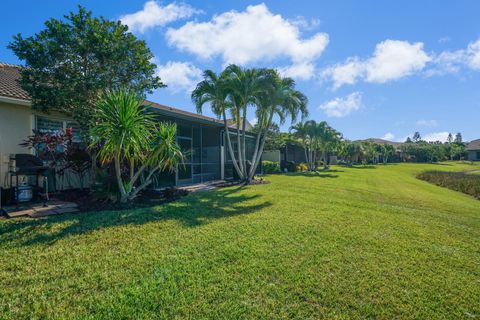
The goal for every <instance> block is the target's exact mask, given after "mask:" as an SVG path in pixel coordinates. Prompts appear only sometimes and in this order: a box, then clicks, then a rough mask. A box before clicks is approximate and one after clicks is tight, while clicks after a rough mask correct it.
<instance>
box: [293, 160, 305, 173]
mask: <svg viewBox="0 0 480 320" xmlns="http://www.w3.org/2000/svg"><path fill="white" fill-rule="evenodd" d="M295 169H296V171H298V172H305V171H308V165H307V164H306V163H303V162H302V163H299V164H297V167H296V168H295Z"/></svg>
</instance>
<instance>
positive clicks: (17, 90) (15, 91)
mask: <svg viewBox="0 0 480 320" xmlns="http://www.w3.org/2000/svg"><path fill="white" fill-rule="evenodd" d="M21 68H22V67H21V66H18V65H13V64H7V63H1V62H0V96H4V97H8V98H15V99H22V100H30V97H29V95H28V93H27V92H26V91H25V90H23V89H22V87H21V86H20V84H19V83H18V79H20V69H21ZM144 104H145V105H149V106H151V107H152V108H154V109H156V110H158V111H159V112H160V113H163V114H165V115H169V116H174V117H177V118H183V119H186V120H196V121H199V122H204V123H208V124H215V125H222V126H223V125H224V124H223V121H221V120H218V119H215V118H211V117H207V116H204V115H201V114H197V113H193V112H188V111H185V110H181V109H177V108H173V107H170V106H166V105H162V104H159V103H156V102H153V101H149V100H145V102H144ZM247 128H248V127H247Z"/></svg>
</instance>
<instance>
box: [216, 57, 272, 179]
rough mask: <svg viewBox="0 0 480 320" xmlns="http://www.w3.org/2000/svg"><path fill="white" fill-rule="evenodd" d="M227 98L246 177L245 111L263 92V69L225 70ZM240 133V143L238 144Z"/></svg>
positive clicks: (233, 66)
mask: <svg viewBox="0 0 480 320" xmlns="http://www.w3.org/2000/svg"><path fill="white" fill-rule="evenodd" d="M225 73H226V75H227V76H226V79H227V84H226V85H227V87H228V89H229V91H230V93H229V97H230V101H231V102H232V105H233V109H232V110H233V116H234V119H235V121H236V124H237V143H238V151H239V152H238V155H239V158H240V163H241V165H240V167H241V169H242V171H243V176H244V177H247V176H248V173H247V154H246V145H245V144H246V143H245V140H246V132H245V129H246V128H245V127H246V122H247V109H248V107H249V106H253V105H255V100H256V97H257V96H258V95H259V94H262V93H264V92H265V81H264V75H265V72H264V69H262V70H259V69H255V68H252V69H243V68H241V67H239V66H237V65H235V64H232V65H229V66H228V67H227V68H226V69H225ZM240 131H241V134H242V141H241V142H240Z"/></svg>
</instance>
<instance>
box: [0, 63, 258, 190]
mask: <svg viewBox="0 0 480 320" xmlns="http://www.w3.org/2000/svg"><path fill="white" fill-rule="evenodd" d="M19 68H20V67H19V66H15V65H10V64H2V63H0V186H1V187H8V180H9V179H8V166H9V161H10V155H13V154H17V153H29V152H32V151H30V150H27V149H25V148H24V147H22V146H20V145H19V144H20V143H22V141H23V140H24V139H25V138H26V137H27V136H29V135H31V134H32V130H34V129H37V130H46V131H57V130H59V129H65V128H69V127H73V129H74V130H73V131H74V132H78V131H79V130H80V128H79V126H78V125H77V124H76V123H75V121H73V120H72V119H69V118H68V117H66V116H64V115H62V114H60V113H49V114H45V113H42V112H39V111H36V110H33V109H32V108H31V102H30V97H29V96H28V94H27V93H26V92H25V91H24V90H23V89H22V88H21V87H20V85H19V84H18V82H17V79H18V78H19V77H20V73H19ZM144 104H145V105H146V106H148V107H150V108H151V110H152V111H153V112H155V113H156V114H158V120H159V121H171V122H174V123H176V124H177V141H178V143H179V145H180V146H181V148H182V150H183V151H184V152H185V154H186V155H187V157H186V160H185V165H184V166H180V167H179V168H178V170H176V172H174V173H161V174H159V175H158V176H157V177H156V178H155V182H154V185H153V187H154V188H160V187H165V186H178V185H188V184H194V183H199V182H205V181H211V180H217V179H229V178H235V173H234V168H233V164H232V160H231V159H230V156H229V152H228V150H225V146H226V143H225V133H224V131H225V130H224V128H225V127H224V124H223V121H220V120H217V119H214V118H210V117H207V116H203V115H199V114H196V113H192V112H188V111H184V110H181V109H177V108H173V107H169V106H165V105H161V104H158V103H155V102H152V101H145V103H144ZM230 130H231V132H230V135H231V136H232V144H233V145H232V148H233V149H234V150H235V152H236V139H233V137H234V136H235V134H236V130H234V128H231V129H230ZM246 144H247V148H246V149H247V158H248V157H250V158H251V156H252V155H253V151H254V150H253V149H254V146H255V135H254V134H253V133H248V135H247V139H246ZM259 169H261V168H260V166H259Z"/></svg>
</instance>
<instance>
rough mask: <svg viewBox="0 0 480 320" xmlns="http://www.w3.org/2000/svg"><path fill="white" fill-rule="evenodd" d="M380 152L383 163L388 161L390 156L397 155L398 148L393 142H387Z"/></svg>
mask: <svg viewBox="0 0 480 320" xmlns="http://www.w3.org/2000/svg"><path fill="white" fill-rule="evenodd" d="M380 152H381V155H382V160H383V163H388V160H389V158H390V157H392V156H394V155H395V152H396V149H395V147H394V146H392V145H391V144H388V143H386V144H383V145H382V147H381V150H380Z"/></svg>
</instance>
